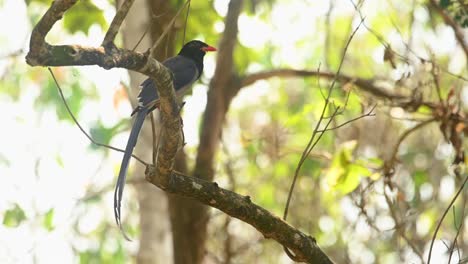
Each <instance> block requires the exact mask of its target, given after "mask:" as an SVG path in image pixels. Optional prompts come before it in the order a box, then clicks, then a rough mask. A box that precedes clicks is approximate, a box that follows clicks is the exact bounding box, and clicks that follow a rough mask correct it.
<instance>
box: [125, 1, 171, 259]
mask: <svg viewBox="0 0 468 264" xmlns="http://www.w3.org/2000/svg"><path fill="white" fill-rule="evenodd" d="M119 2H121V1H119ZM148 6H149V3H148V2H146V1H135V2H134V4H133V6H132V8H131V10H130V12H129V15H128V16H127V18H126V20H125V23H124V25H123V27H122V31H121V32H122V37H123V42H124V47H125V48H126V49H133V48H134V47H135V45H136V44H137V42H138V41H139V39H140V38H141V36H142V35H143V34H144V32H145V30H146V28H147V27H148V25H149V24H150V23H151V14H150V13H149V12H148V10H149V7H148ZM152 43H153V41H152V40H151V38H150V37H149V36H148V35H147V36H146V37H145V38H144V39H143V40H142V42H141V43H140V44H139V46H138V48H137V50H147V49H149V48H150V47H151V44H152ZM129 75H130V89H129V92H130V93H129V97H130V98H129V99H130V100H131V101H132V102H135V98H136V97H137V94H138V92H139V84H140V83H141V82H142V81H143V80H144V79H145V78H147V76H144V75H142V74H139V73H136V72H132V71H129ZM132 105H135V104H134V103H133V104H132ZM148 123H149V122H147V124H146V125H145V126H144V127H143V129H142V132H141V135H140V138H139V140H138V144H137V147H136V149H135V153H136V154H137V155H138V156H139V157H144V158H145V160H147V161H149V160H151V153H152V148H151V146H152V135H151V128H150V126H149V125H148ZM143 174H144V167H142V166H140V165H137V166H135V167H134V170H133V173H132V175H130V177H138V176H140V177H141V175H143ZM136 188H138V189H137V190H136V195H137V199H138V207H139V210H138V212H139V217H140V222H139V223H140V231H141V233H140V238H139V248H138V253H137V258H136V262H137V263H140V264H147V263H148V264H149V263H166V262H167V260H168V259H170V258H171V256H172V250H171V234H170V232H169V231H168V230H169V221H168V218H167V217H166V215H167V211H168V210H167V203H166V195H165V193H164V192H163V191H161V190H159V189H157V188H154V187H153V186H150V185H148V184H138V185H136ZM156 223H157V224H156Z"/></svg>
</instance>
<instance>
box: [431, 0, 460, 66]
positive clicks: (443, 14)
mask: <svg viewBox="0 0 468 264" xmlns="http://www.w3.org/2000/svg"><path fill="white" fill-rule="evenodd" d="M430 4H431V6H432V7H434V9H435V10H436V11H437V13H439V15H440V16H441V17H442V19H443V20H444V22H445V24H447V25H448V26H450V27H451V28H452V29H453V32H454V33H455V38H456V39H457V41H458V44H460V46H461V47H462V49H463V52H464V53H465V58H466V59H468V43H467V42H466V39H465V34H464V32H463V29H462V28H461V27H460V25H459V24H457V22H455V20H453V19H452V18H451V17H450V16H449V15H448V14H447V13H446V12H445V11H444V9H442V7H440V5H439V4H438V3H437V1H436V0H430Z"/></svg>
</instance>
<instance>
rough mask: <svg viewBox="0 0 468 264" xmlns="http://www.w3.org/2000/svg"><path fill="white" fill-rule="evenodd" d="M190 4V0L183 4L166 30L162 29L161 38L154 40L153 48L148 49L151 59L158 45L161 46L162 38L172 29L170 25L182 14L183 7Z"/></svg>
mask: <svg viewBox="0 0 468 264" xmlns="http://www.w3.org/2000/svg"><path fill="white" fill-rule="evenodd" d="M189 2H190V0H187V1H186V2H185V4H184V5H183V6H182V7H181V8H180V9H179V11H177V13H176V14H175V16H174V17H173V18H172V20H171V22H169V24H168V25H167V26H166V28H165V29H164V31H163V33H162V34H161V36H159V38H158V40H156V42H155V43H154V45H153V47H151V49H150V54H151V57H153V55H154V53H155V51H156V48H157V47H158V46H159V44H161V41H162V40H163V39H164V37H165V36H166V35H167V33H169V31H170V30H171V28H172V25H174V23H175V21H176V19H177V17H178V16H179V15H180V13H181V12H182V10H184V8H185V6H187V5H188V3H189Z"/></svg>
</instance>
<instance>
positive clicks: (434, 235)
mask: <svg viewBox="0 0 468 264" xmlns="http://www.w3.org/2000/svg"><path fill="white" fill-rule="evenodd" d="M467 181H468V175H467V176H466V177H465V180H464V181H463V184H462V185H461V186H460V188H458V191H457V193H456V194H455V196H454V197H453V198H452V201H450V204H449V205H448V206H447V208H446V209H445V211H444V213H443V214H442V217H441V218H440V220H439V222H438V223H437V227H436V229H435V231H434V234H433V235H432V239H431V246H430V247H429V255H428V256H427V264H430V263H431V257H432V247H434V242H435V239H436V237H437V233H438V232H439V229H440V226H441V225H442V222H443V221H444V218H445V216H446V215H447V213H448V211H449V210H450V208H451V207H452V206H453V204H454V203H455V201H456V200H457V198H458V196H459V195H460V193H461V192H462V191H463V188H465V185H466V182H467Z"/></svg>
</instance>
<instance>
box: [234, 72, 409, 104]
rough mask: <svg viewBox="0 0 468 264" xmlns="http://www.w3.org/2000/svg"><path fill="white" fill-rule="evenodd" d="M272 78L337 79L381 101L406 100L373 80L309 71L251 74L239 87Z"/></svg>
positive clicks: (242, 80)
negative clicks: (351, 84)
mask: <svg viewBox="0 0 468 264" xmlns="http://www.w3.org/2000/svg"><path fill="white" fill-rule="evenodd" d="M273 77H280V78H293V77H320V78H325V79H329V80H333V79H335V78H336V79H337V80H338V81H342V82H352V83H354V84H355V85H356V86H357V87H359V88H361V90H363V91H365V92H368V93H370V94H372V95H374V96H376V97H380V98H383V99H390V100H392V99H404V98H407V97H406V96H405V95H402V94H398V93H392V92H389V91H387V90H386V89H385V88H383V87H379V86H378V85H377V84H376V82H377V80H373V79H362V78H358V77H351V76H347V75H344V74H338V75H336V74H335V73H331V72H321V71H309V70H295V69H275V70H267V71H261V72H257V73H252V74H249V75H246V76H243V77H242V78H241V87H245V86H248V85H251V84H253V83H255V82H257V81H260V80H266V79H270V78H273Z"/></svg>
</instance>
